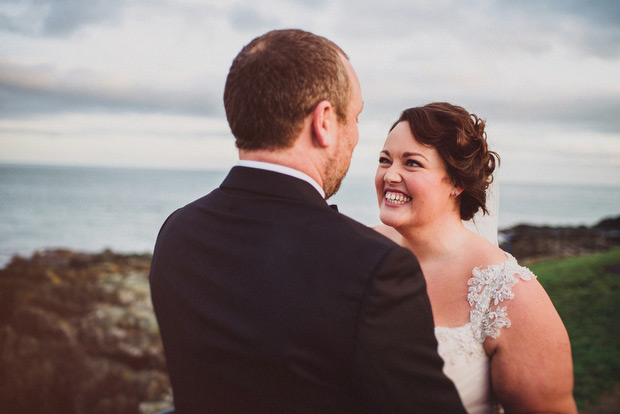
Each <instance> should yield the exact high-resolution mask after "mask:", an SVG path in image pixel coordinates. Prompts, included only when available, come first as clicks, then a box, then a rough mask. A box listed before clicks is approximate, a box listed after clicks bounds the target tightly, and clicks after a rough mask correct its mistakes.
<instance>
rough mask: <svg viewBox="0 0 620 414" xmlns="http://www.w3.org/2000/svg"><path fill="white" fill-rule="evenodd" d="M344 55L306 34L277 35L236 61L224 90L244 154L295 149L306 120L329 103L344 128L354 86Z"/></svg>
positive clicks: (257, 42) (255, 44) (256, 42)
mask: <svg viewBox="0 0 620 414" xmlns="http://www.w3.org/2000/svg"><path fill="white" fill-rule="evenodd" d="M343 57H346V55H345V53H344V52H343V51H342V50H341V49H340V48H339V47H338V46H337V45H335V44H334V43H333V42H331V41H329V40H327V39H325V38H323V37H320V36H317V35H314V34H312V33H308V32H304V31H301V30H274V31H271V32H268V33H266V34H264V35H262V36H260V37H258V38H256V39H254V40H253V41H252V42H250V43H249V44H248V45H247V46H245V47H244V48H243V49H242V50H241V52H240V53H239V54H238V55H237V57H236V58H235V60H234V61H233V64H232V66H231V68H230V72H229V73H228V78H227V79H226V87H225V90H224V107H225V108H226V117H227V118H228V123H229V124H230V128H231V130H232V133H233V135H234V136H235V138H236V145H237V148H239V149H241V150H279V149H284V148H288V147H290V146H291V145H292V144H293V143H294V141H295V139H296V137H297V136H298V134H299V132H300V131H301V129H302V127H303V122H304V119H305V118H306V117H307V116H308V115H309V114H310V113H312V111H313V110H314V109H315V107H316V105H317V104H318V103H319V102H321V101H324V100H327V101H329V102H331V103H332V105H333V106H334V109H335V112H336V115H337V117H338V121H340V122H342V123H345V122H346V121H347V120H346V116H347V109H348V104H349V101H350V99H351V80H350V79H349V75H348V72H349V70H348V69H347V67H346V66H345V62H344V61H343Z"/></svg>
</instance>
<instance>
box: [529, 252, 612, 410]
mask: <svg viewBox="0 0 620 414" xmlns="http://www.w3.org/2000/svg"><path fill="white" fill-rule="evenodd" d="M614 266H615V268H613V267H614ZM528 267H529V268H530V270H532V272H534V273H535V274H536V275H537V276H538V280H539V281H540V283H541V284H542V285H543V286H544V287H545V289H546V290H547V293H548V294H549V296H550V297H551V300H552V301H553V303H554V305H555V307H556V309H557V310H558V313H559V314H560V316H561V317H562V320H563V321H564V324H565V326H566V329H567V330H568V334H569V336H570V339H571V345H572V351H573V363H574V368H575V399H576V400H577V405H578V407H579V408H580V409H583V408H586V407H587V406H589V405H590V404H593V403H595V402H596V401H597V400H598V399H599V397H600V396H601V394H603V393H604V392H606V391H612V389H613V386H614V384H615V383H618V382H620V273H619V272H620V249H613V250H610V251H608V252H604V253H597V254H592V255H588V256H580V257H572V258H567V259H558V260H548V261H542V262H537V263H532V264H529V265H528Z"/></svg>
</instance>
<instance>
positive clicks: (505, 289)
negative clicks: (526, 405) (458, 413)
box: [435, 253, 536, 414]
mask: <svg viewBox="0 0 620 414" xmlns="http://www.w3.org/2000/svg"><path fill="white" fill-rule="evenodd" d="M507 256H508V259H507V260H506V261H505V262H504V263H501V264H498V265H493V266H489V267H487V268H485V269H479V268H475V269H474V270H473V271H472V277H471V278H470V279H469V281H468V282H467V284H468V285H469V289H468V295H467V300H468V301H469V306H470V307H471V311H470V313H469V322H468V323H467V324H465V325H463V326H460V327H456V328H446V327H442V326H438V327H435V336H436V337H437V342H438V343H439V348H438V351H439V355H440V356H441V357H442V358H443V359H444V372H445V374H446V375H447V376H448V377H449V378H450V379H451V380H452V381H453V382H454V384H455V385H456V389H457V391H458V392H459V395H460V397H461V400H462V402H463V405H464V406H465V409H466V410H467V412H468V413H470V414H474V413H475V414H479V413H480V414H482V413H485V414H486V413H499V412H502V411H501V408H500V407H499V406H498V405H497V404H496V403H495V401H494V399H493V394H492V391H491V382H490V360H489V357H488V356H487V355H486V353H485V351H484V348H483V343H484V341H485V339H486V338H487V337H489V336H490V337H491V338H497V337H499V335H500V329H502V328H508V327H510V319H508V315H507V312H506V306H500V305H501V304H502V303H503V302H505V301H507V300H510V299H512V298H514V293H513V291H512V287H513V286H514V285H515V284H516V283H517V282H518V281H519V280H520V279H521V280H530V279H532V278H535V277H536V276H535V275H533V274H532V272H530V271H529V269H527V268H526V267H523V266H520V265H519V264H518V263H517V261H516V259H515V258H514V257H513V256H511V255H510V254H508V253H507Z"/></svg>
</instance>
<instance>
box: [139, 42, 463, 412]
mask: <svg viewBox="0 0 620 414" xmlns="http://www.w3.org/2000/svg"><path fill="white" fill-rule="evenodd" d="M224 105H225V108H226V115H227V117H228V122H229V124H230V127H231V130H232V132H233V134H234V136H235V138H236V145H237V148H238V149H239V158H240V161H239V163H238V164H237V166H235V167H233V168H232V170H231V171H230V173H229V174H228V176H227V177H226V179H225V180H224V182H223V183H222V184H221V186H220V187H219V188H218V189H216V190H215V191H213V192H212V193H210V194H209V195H207V196H205V197H203V198H201V199H199V200H196V201H194V202H193V203H191V204H189V205H187V206H185V207H183V208H181V209H179V210H177V211H176V212H175V213H173V214H172V215H171V216H170V217H169V218H168V220H167V221H166V223H165V224H164V225H163V227H162V229H161V232H160V234H159V237H158V240H157V244H156V246H155V252H154V255H153V263H152V268H151V274H150V281H151V289H152V297H153V304H154V307H155V311H156V315H157V318H158V321H159V326H160V329H161V335H162V339H163V343H164V349H165V353H166V359H167V363H168V371H169V374H170V379H171V382H172V387H173V392H174V403H175V407H176V410H177V412H178V413H226V414H229V413H339V414H342V413H440V412H441V413H461V412H464V411H463V408H462V406H461V403H460V400H459V397H458V395H457V393H456V390H455V388H454V385H453V384H452V383H451V382H450V381H449V380H448V379H447V378H446V377H445V376H444V375H443V373H442V360H441V359H440V357H439V356H438V354H437V352H436V348H437V342H436V340H435V337H434V334H433V320H432V315H431V309H430V305H429V301H428V298H427V296H426V285H425V283H424V278H423V276H422V273H421V270H420V268H419V266H418V263H417V261H416V260H415V258H414V257H413V256H412V255H411V253H409V251H407V250H405V249H404V248H400V247H398V246H397V245H396V244H394V243H392V242H390V241H388V240H387V239H385V238H384V237H383V236H380V235H379V234H378V233H376V232H375V231H373V230H372V229H370V228H368V227H365V226H363V225H361V224H359V223H357V222H355V221H353V220H351V219H349V218H348V217H346V216H343V215H341V214H339V213H338V212H337V211H335V210H334V209H332V208H330V207H329V206H328V205H327V203H326V202H325V199H326V198H329V197H330V196H331V195H333V194H334V193H335V192H336V191H337V189H338V187H339V185H340V181H341V180H342V178H343V177H344V175H345V173H346V171H347V169H348V168H349V162H350V159H351V155H352V152H353V149H354V147H355V146H356V144H357V141H358V129H357V117H358V115H359V113H360V112H361V110H362V97H361V91H360V85H359V81H358V79H357V76H356V74H355V72H354V70H353V68H352V67H351V65H350V63H349V61H348V59H347V57H346V55H345V54H344V52H343V51H342V50H341V49H340V48H339V47H338V46H336V45H335V44H334V43H332V42H330V41H329V40H327V39H325V38H322V37H319V36H316V35H313V34H311V33H307V32H303V31H300V30H279V31H272V32H269V33H266V34H265V35H263V36H260V37H258V38H256V39H254V40H253V41H252V42H251V43H250V44H248V45H247V46H246V47H244V48H243V50H242V51H241V52H240V53H239V55H238V56H237V57H236V58H235V60H234V62H233V64H232V67H231V68H230V72H229V74H228V78H227V81H226V87H225V91H224Z"/></svg>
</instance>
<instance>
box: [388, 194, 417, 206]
mask: <svg viewBox="0 0 620 414" xmlns="http://www.w3.org/2000/svg"><path fill="white" fill-rule="evenodd" d="M385 199H386V200H387V201H388V202H390V203H392V204H405V203H408V202H410V201H411V197H409V196H407V195H405V194H403V193H395V192H393V191H386V192H385Z"/></svg>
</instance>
